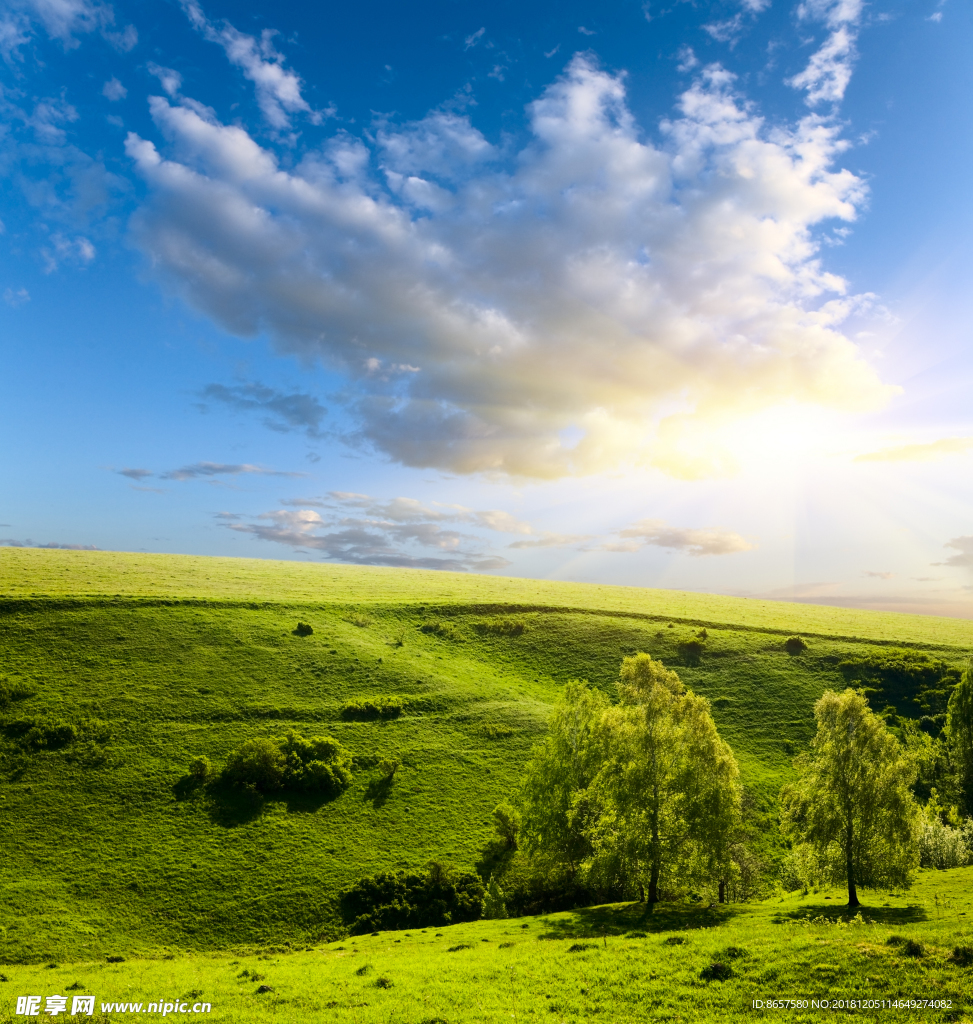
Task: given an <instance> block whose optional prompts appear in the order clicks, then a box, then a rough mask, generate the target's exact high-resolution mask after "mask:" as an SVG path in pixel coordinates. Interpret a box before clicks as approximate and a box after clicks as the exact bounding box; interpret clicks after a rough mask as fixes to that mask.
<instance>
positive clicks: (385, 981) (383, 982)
mask: <svg viewBox="0 0 973 1024" xmlns="http://www.w3.org/2000/svg"><path fill="white" fill-rule="evenodd" d="M392 984H393V983H392V979H391V978H376V979H375V987H376V988H391V987H392Z"/></svg>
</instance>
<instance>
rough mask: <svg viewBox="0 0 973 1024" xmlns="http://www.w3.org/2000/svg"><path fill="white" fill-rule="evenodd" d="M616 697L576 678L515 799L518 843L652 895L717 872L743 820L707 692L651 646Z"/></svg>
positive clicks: (543, 858) (732, 764)
mask: <svg viewBox="0 0 973 1024" xmlns="http://www.w3.org/2000/svg"><path fill="white" fill-rule="evenodd" d="M619 696H620V702H619V704H617V705H614V706H612V705H610V704H609V702H608V701H607V699H606V698H605V696H604V695H603V694H601V693H599V692H598V691H596V690H593V689H591V688H590V687H588V686H587V685H586V684H583V683H574V684H571V685H570V686H569V687H568V689H567V692H566V694H565V700H564V703H563V704H562V705H561V706H560V707H559V708H558V709H557V710H556V711H555V713H554V715H553V717H552V720H551V725H550V730H549V733H548V736H547V739H546V740H545V743H544V745H543V746H542V747H541V748H540V749H539V750H538V751H537V752H536V753H535V755H534V757H533V759H532V761H531V762H530V764H529V766H528V771H527V775H526V778H525V780H524V783H523V786H522V789H521V794H520V799H521V803H522V805H523V822H522V825H521V832H520V845H521V848H522V849H524V850H525V851H526V852H527V853H528V855H530V856H531V857H532V858H535V859H538V860H540V862H541V863H542V865H543V866H544V867H545V868H546V869H547V870H550V869H551V868H552V867H557V866H563V867H566V868H568V870H569V878H573V877H574V876H575V874H576V873H577V872H579V871H580V870H581V869H584V873H585V874H586V876H587V878H588V880H589V882H593V883H595V884H596V885H599V886H601V887H602V888H605V889H613V888H618V887H629V888H630V887H631V886H638V888H639V891H640V893H641V894H642V895H643V896H644V895H645V887H646V884H647V886H648V900H649V902H650V903H655V902H656V901H657V900H658V899H659V896H660V892H661V889H662V885H663V883H664V882H668V881H669V880H670V879H672V878H674V877H675V876H676V875H677V874H678V873H681V874H682V875H683V876H685V877H687V878H688V877H690V876H691V877H698V876H701V875H709V876H710V877H713V876H718V875H720V874H721V872H722V873H724V874H725V873H726V872H725V868H726V865H728V863H729V860H730V856H731V841H730V840H731V836H732V832H733V828H734V825H735V823H736V821H737V820H738V818H739V809H740V784H739V772H738V769H737V765H736V761H735V759H734V757H733V754H732V752H731V751H730V748H729V747H728V746H727V745H726V743H724V742H723V740H722V739H720V737H719V734H718V733H717V731H716V726H715V725H714V723H713V719H712V717H711V716H710V713H709V702H708V701H706V700H705V698H702V697H698V696H696V695H695V694H693V693H692V692H691V691H689V690H686V688H685V687H684V686H683V684H682V682H681V681H680V679H679V677H678V676H677V675H676V673H675V672H672V671H670V670H669V669H667V668H666V667H665V666H664V665H663V664H662V663H661V662H659V661H654V660H653V659H652V658H651V657H650V656H649V655H647V654H638V655H635V656H634V657H631V658H625V659H624V661H623V662H622V668H621V673H620V680H619Z"/></svg>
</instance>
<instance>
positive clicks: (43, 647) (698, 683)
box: [0, 549, 973, 964]
mask: <svg viewBox="0 0 973 1024" xmlns="http://www.w3.org/2000/svg"><path fill="white" fill-rule="evenodd" d="M298 621H305V622H308V623H310V624H311V626H312V627H313V630H314V632H313V634H312V635H311V636H307V637H300V636H296V635H295V634H294V632H293V631H294V629H295V626H296V624H297V622H298ZM701 630H705V633H706V636H705V645H704V653H703V654H702V656H701V657H699V658H698V659H696V658H692V657H689V656H688V655H687V654H686V651H685V648H684V647H683V646H682V645H683V644H685V642H686V641H687V640H690V639H693V638H697V637H699V636H700V635H701V632H700V631H701ZM795 633H799V634H801V635H802V636H804V637H806V638H807V642H808V649H807V650H806V651H805V652H804V653H802V654H799V655H797V656H794V655H791V654H788V653H787V651H786V650H785V647H784V640H785V639H786V638H787V637H788V636H790V635H792V634H795ZM971 643H973V624H971V623H966V622H958V621H953V620H941V619H925V618H920V617H916V616H894V615H889V614H876V613H865V612H848V611H843V610H840V609H833V608H815V607H808V606H798V605H786V604H773V603H769V602H752V601H745V600H739V599H729V598H715V597H709V596H705V595H703V596H701V595H692V594H678V593H675V594H670V593H667V592H665V591H642V590H637V589H634V588H612V587H595V586H582V585H575V584H558V583H549V582H539V581H532V580H509V579H496V578H493V577H473V576H461V575H452V574H443V573H427V572H406V571H401V570H391V569H358V568H349V567H346V566H332V565H306V564H297V563H286V562H254V561H238V560H232V559H200V558H188V557H186V558H183V557H179V556H148V555H119V554H111V553H95V552H54V551H36V550H28V549H20V550H4V551H2V552H0V675H3V676H5V678H6V687H7V689H6V692H7V693H8V694H10V699H9V701H8V703H7V706H6V707H3V708H0V722H2V725H0V728H2V737H0V844H2V851H3V857H2V858H0V886H2V893H3V903H2V909H0V926H2V930H0V960H3V962H5V963H8V964H9V963H31V962H33V963H38V962H42V961H47V960H51V961H59V960H67V959H89V958H97V957H104V956H106V955H126V956H129V955H131V954H133V953H139V952H142V953H154V954H157V955H161V954H164V953H166V952H178V951H181V950H216V949H225V948H228V947H252V946H255V945H266V944H273V945H281V946H282V945H283V944H284V943H291V944H295V945H296V944H307V943H314V942H319V941H326V940H328V939H330V938H331V937H333V936H334V935H335V934H336V931H335V929H336V913H335V895H336V893H337V892H338V890H339V889H340V888H341V887H342V886H343V885H345V884H347V883H348V882H350V881H352V880H354V879H355V878H358V877H359V876H361V875H362V874H366V873H371V872H373V871H377V870H382V869H394V868H397V867H415V866H419V865H422V864H423V863H425V862H426V861H428V860H430V859H436V860H440V861H448V862H452V863H455V864H457V865H460V866H466V867H469V866H471V865H472V864H473V863H474V862H475V861H476V859H477V856H478V854H479V851H480V850H481V849H482V847H483V845H484V843H485V842H486V841H487V839H488V838H489V833H490V822H489V815H490V811H491V809H492V807H493V806H494V805H495V804H496V803H497V802H498V801H499V800H501V799H503V798H505V797H506V796H507V795H508V794H509V793H510V791H511V788H512V787H513V786H514V785H515V784H516V781H517V778H518V775H519V772H520V768H521V766H522V764H523V761H524V759H525V758H526V757H527V756H528V753H529V751H530V748H531V746H532V745H533V743H534V742H535V741H536V740H537V738H538V737H539V736H540V735H541V734H542V732H543V729H544V726H545V722H546V720H547V717H548V714H549V712H550V708H551V706H552V705H553V703H554V702H555V701H556V700H557V699H558V694H559V692H560V689H561V687H562V686H563V684H564V683H565V682H566V681H567V680H569V679H572V678H587V679H589V680H590V681H591V682H592V683H594V684H596V685H599V686H603V687H605V688H610V687H611V685H612V683H613V680H614V678H615V677H616V676H617V672H618V667H619V663H620V661H621V659H622V657H623V656H625V655H626V654H631V653H634V652H635V651H639V650H644V651H648V652H649V653H651V654H653V656H655V657H659V658H662V659H663V660H664V661H665V662H666V663H667V664H669V665H671V666H672V667H674V668H676V669H677V671H678V672H679V673H680V675H681V676H682V678H683V679H684V680H685V681H686V682H687V684H689V685H690V686H692V687H693V688H694V689H696V690H697V691H698V692H700V693H702V694H704V695H705V696H707V697H709V698H710V700H711V701H712V705H713V711H714V717H715V719H716V721H717V724H718V725H719V727H720V730H721V732H722V734H723V735H724V736H725V737H726V738H727V739H728V741H729V742H730V743H731V745H732V746H733V748H734V750H735V752H736V754H737V757H738V759H739V761H740V764H741V770H742V772H743V777H744V781H745V783H746V784H747V785H748V787H750V789H751V790H752V792H753V794H754V799H755V801H756V803H757V804H758V806H762V807H764V808H765V809H767V810H768V811H769V810H770V809H771V808H772V805H773V800H774V797H775V795H776V792H777V790H778V788H779V786H780V784H781V782H782V781H784V780H785V779H786V778H788V776H789V773H790V772H791V767H790V763H791V758H792V756H793V754H794V752H795V751H796V750H797V749H798V748H799V746H800V745H801V744H802V743H803V742H804V741H806V739H807V738H808V736H809V735H810V731H811V721H812V713H811V707H812V704H813V701H814V700H815V699H816V698H817V696H819V695H820V693H821V692H822V691H823V690H824V689H825V688H827V687H829V686H832V687H833V686H844V685H845V677H844V676H843V675H842V670H841V665H842V663H843V661H846V660H847V659H848V658H849V657H852V656H857V657H862V656H865V657H867V656H868V655H869V652H878V653H881V652H882V651H886V650H888V649H889V647H890V645H892V644H894V645H896V646H903V647H909V646H913V647H915V648H917V649H920V650H921V651H923V652H924V653H925V654H926V655H927V656H929V657H935V658H936V659H941V660H942V661H943V662H944V663H948V664H950V665H959V664H961V663H962V662H963V661H964V660H965V657H966V656H967V650H968V647H969V646H970V644H971ZM377 696H392V697H395V698H397V700H398V703H399V704H400V705H401V706H402V707H403V713H402V714H401V715H400V716H399V717H398V718H395V719H392V720H387V721H383V720H377V721H356V720H348V718H347V717H346V713H345V712H343V708H344V707H345V705H346V704H347V703H348V702H350V701H352V700H355V699H358V698H362V697H377ZM52 722H53V723H57V722H61V723H68V724H69V725H72V726H73V727H74V731H75V733H76V736H77V738H76V739H75V740H74V741H73V742H65V743H60V742H53V743H51V744H49V745H48V746H40V747H37V746H36V745H35V746H32V745H31V744H30V743H28V742H26V740H25V737H26V736H27V735H28V734H29V730H30V729H31V728H38V729H43V728H49V727H50V726H51V723H52ZM45 723H46V724H45ZM288 729H294V730H297V731H298V732H301V733H303V734H304V735H306V736H318V735H332V736H334V737H336V738H337V739H339V740H340V741H341V742H342V743H343V744H345V745H346V746H347V747H348V748H349V749H350V750H351V752H352V753H353V754H354V755H355V757H356V766H355V773H354V782H353V784H352V786H351V788H350V789H349V790H348V791H347V792H345V793H343V794H342V795H341V796H340V797H338V798H336V799H334V800H332V801H330V802H316V801H312V800H309V799H305V798H296V797H295V798H291V799H288V800H267V801H266V802H264V803H260V804H256V803H253V802H251V801H248V800H246V799H242V798H239V797H237V796H234V795H233V794H232V793H227V792H221V791H217V790H206V789H205V788H200V787H194V786H193V785H191V783H190V781H189V779H188V777H187V774H186V773H187V768H188V765H189V762H190V760H191V759H192V758H193V757H195V756H197V755H205V756H207V757H208V758H210V759H211V761H212V762H213V763H214V764H215V765H216V766H217V767H218V766H219V765H220V764H221V763H222V762H223V760H224V759H225V757H226V755H227V754H228V753H229V751H230V750H231V749H233V748H234V747H235V746H237V745H238V744H240V743H241V742H242V741H243V740H245V739H247V738H250V737H254V736H274V735H280V734H282V733H284V732H286V731H287V730H288ZM385 755H396V756H399V757H400V758H401V759H402V762H403V767H402V769H401V770H400V772H399V773H398V775H397V776H396V779H395V782H394V784H393V785H392V786H391V787H388V786H384V787H383V786H381V785H380V784H379V774H378V771H377V769H376V767H375V765H376V764H377V761H378V759H379V758H380V757H382V756H385Z"/></svg>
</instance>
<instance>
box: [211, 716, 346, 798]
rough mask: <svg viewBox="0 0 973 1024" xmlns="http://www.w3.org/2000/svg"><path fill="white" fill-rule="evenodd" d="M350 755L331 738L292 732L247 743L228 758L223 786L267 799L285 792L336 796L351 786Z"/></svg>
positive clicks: (223, 776) (223, 773)
mask: <svg viewBox="0 0 973 1024" xmlns="http://www.w3.org/2000/svg"><path fill="white" fill-rule="evenodd" d="M351 760H352V758H351V754H350V753H349V752H348V751H347V750H346V749H345V748H344V747H343V746H342V745H341V744H340V743H338V741H337V740H334V739H332V738H331V737H330V736H320V737H315V738H312V739H305V738H304V737H303V736H300V735H298V734H297V733H295V732H288V733H287V735H286V736H276V737H274V738H272V739H267V738H261V739H253V740H247V742H246V743H244V744H242V745H241V746H239V747H237V749H236V750H234V751H233V753H232V754H230V756H229V757H228V758H227V761H226V765H225V766H224V768H223V772H222V778H223V781H224V782H227V783H229V784H230V785H232V786H237V787H239V788H241V789H247V790H251V791H253V792H257V793H262V794H264V795H269V794H272V793H279V792H284V791H291V792H301V793H314V794H318V795H321V796H337V794H338V793H341V792H342V791H343V790H345V789H347V788H348V786H349V785H350V783H351V768H350V766H351Z"/></svg>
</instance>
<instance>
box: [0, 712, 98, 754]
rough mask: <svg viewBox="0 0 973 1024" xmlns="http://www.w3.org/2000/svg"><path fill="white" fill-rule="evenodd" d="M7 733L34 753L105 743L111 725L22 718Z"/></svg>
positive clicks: (90, 720)
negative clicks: (80, 742) (79, 744)
mask: <svg viewBox="0 0 973 1024" xmlns="http://www.w3.org/2000/svg"><path fill="white" fill-rule="evenodd" d="M6 731H7V732H8V733H10V734H11V735H14V736H18V737H19V738H20V742H21V743H22V744H23V745H24V746H25V747H28V748H29V749H31V750H59V749H61V748H62V747H67V746H70V745H71V744H72V743H74V742H75V741H77V740H83V741H86V742H88V743H105V742H106V741H107V740H108V738H109V737H110V735H111V729H110V728H109V726H108V724H107V723H106V722H102V721H100V720H99V719H97V718H83V719H81V720H80V721H78V722H69V721H67V719H64V718H55V717H54V716H53V715H41V716H38V717H36V718H19V719H17V720H15V721H14V722H11V723H10V724H9V725H8V726H7V727H6Z"/></svg>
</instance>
